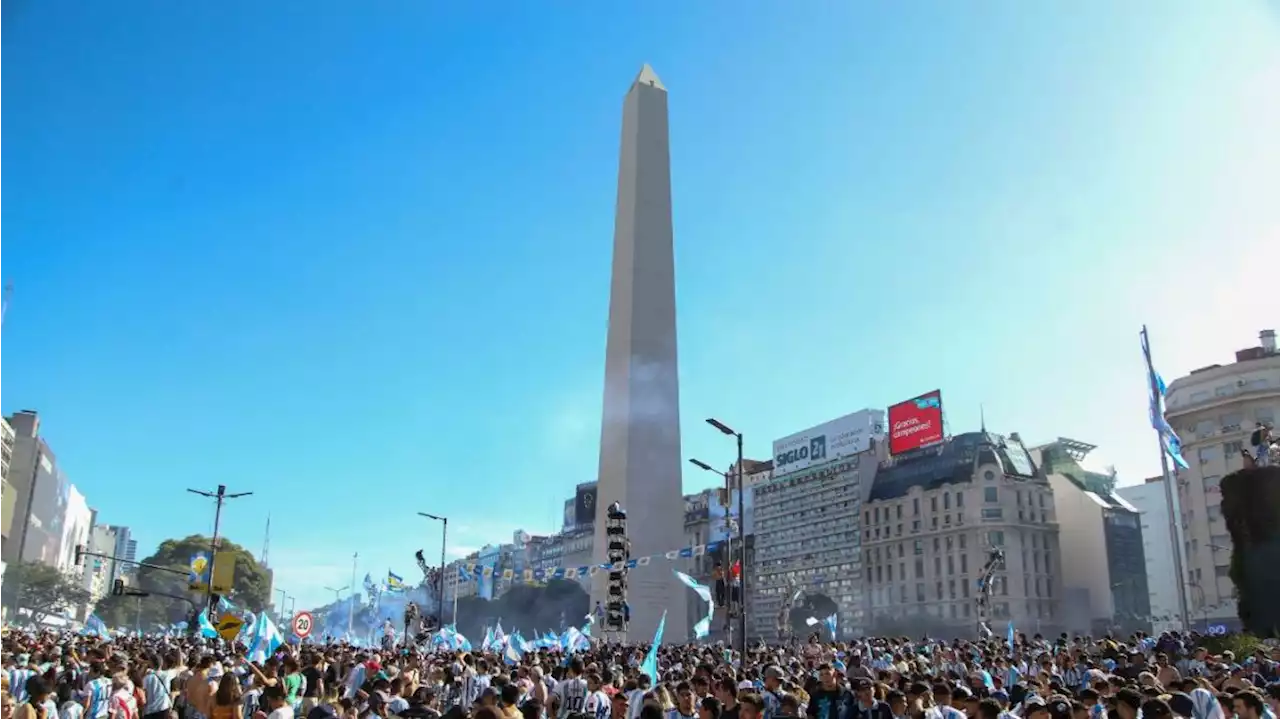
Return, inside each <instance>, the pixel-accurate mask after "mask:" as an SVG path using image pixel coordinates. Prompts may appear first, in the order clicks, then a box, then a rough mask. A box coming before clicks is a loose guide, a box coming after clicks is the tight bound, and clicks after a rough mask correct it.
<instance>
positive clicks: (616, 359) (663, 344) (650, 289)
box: [592, 65, 689, 642]
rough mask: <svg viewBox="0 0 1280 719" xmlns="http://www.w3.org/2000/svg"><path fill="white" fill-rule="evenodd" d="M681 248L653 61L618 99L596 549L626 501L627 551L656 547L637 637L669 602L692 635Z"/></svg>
mask: <svg viewBox="0 0 1280 719" xmlns="http://www.w3.org/2000/svg"><path fill="white" fill-rule="evenodd" d="M673 254H674V253H673V247H672V229H671V155H670V142H669V138H668V133H667V89H666V88H665V87H663V85H662V81H661V80H659V79H658V76H657V74H656V73H654V71H653V68H651V67H649V66H648V65H645V66H644V67H642V68H641V69H640V74H639V75H638V76H636V79H635V82H633V83H632V84H631V89H630V90H628V91H627V96H626V98H625V99H624V100H623V102H622V152H621V156H620V157H619V160H618V204H617V208H616V216H615V219H614V228H613V281H612V283H611V285H610V291H609V339H608V345H607V349H606V352H605V371H604V418H603V422H602V426H601V429H600V475H599V485H598V486H599V490H598V492H599V494H598V501H597V502H596V524H595V553H594V556H595V561H596V562H597V563H605V562H607V561H608V560H607V559H606V555H605V552H606V549H607V546H606V540H605V534H604V528H605V514H606V512H607V511H608V508H609V506H610V505H611V504H613V503H614V502H619V503H621V505H622V508H623V509H624V510H625V511H626V512H627V534H628V537H629V538H630V540H631V556H632V557H634V558H641V557H649V556H653V555H657V556H656V557H654V559H653V561H652V562H651V563H648V564H647V565H645V566H639V567H636V568H634V569H632V570H630V572H629V573H628V577H627V602H628V604H629V605H630V607H631V621H630V623H629V625H628V634H627V639H628V640H629V641H643V642H648V641H651V640H652V639H653V633H654V630H655V629H656V628H657V626H658V620H659V618H660V617H661V616H662V613H663V611H666V612H667V623H666V634H665V636H666V640H667V641H673V642H680V641H684V640H685V638H686V637H687V634H688V629H687V624H686V614H687V612H686V610H685V605H686V603H687V602H688V597H687V596H686V595H687V594H688V593H689V590H688V589H686V588H685V587H684V585H682V584H680V583H679V581H678V580H677V579H676V578H675V575H674V574H673V573H672V569H673V568H674V567H676V565H675V564H673V563H672V562H670V561H668V560H667V559H665V558H664V557H663V555H664V554H665V553H666V552H668V551H671V550H673V549H680V548H681V547H682V546H683V545H684V494H683V487H682V484H681V476H680V471H681V466H682V461H681V457H680V387H679V371H678V364H677V361H676V285H675V258H674V256H673ZM604 575H605V573H604V572H600V573H599V574H598V575H597V577H596V579H595V581H593V582H592V606H595V600H597V599H599V600H601V601H605V600H606V589H605V580H604Z"/></svg>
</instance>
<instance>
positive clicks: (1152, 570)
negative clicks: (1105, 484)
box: [1116, 477, 1182, 633]
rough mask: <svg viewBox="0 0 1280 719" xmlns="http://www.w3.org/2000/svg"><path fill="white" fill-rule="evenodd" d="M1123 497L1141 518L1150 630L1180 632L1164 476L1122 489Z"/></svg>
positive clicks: (1119, 492) (1176, 580) (1176, 581)
mask: <svg viewBox="0 0 1280 719" xmlns="http://www.w3.org/2000/svg"><path fill="white" fill-rule="evenodd" d="M1116 494H1119V495H1120V496H1121V497H1124V499H1125V500H1126V501H1128V502H1129V504H1131V505H1133V506H1134V508H1135V509H1137V510H1138V513H1139V514H1140V515H1141V517H1142V548H1143V553H1144V554H1145V556H1146V561H1147V592H1148V597H1149V599H1150V603H1151V631H1152V632H1155V633H1160V632H1168V631H1178V630H1181V629H1182V621H1181V616H1180V612H1181V609H1180V608H1179V605H1178V572H1177V571H1176V570H1175V565H1174V562H1173V547H1174V544H1173V537H1172V536H1171V535H1170V534H1169V515H1170V511H1169V500H1168V498H1167V497H1166V496H1165V481H1164V478H1163V477H1152V478H1150V479H1148V480H1147V481H1146V482H1143V483H1142V484H1135V485H1132V486H1129V487H1121V488H1120V489H1118V490H1116Z"/></svg>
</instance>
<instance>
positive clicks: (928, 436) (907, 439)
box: [889, 389, 942, 454]
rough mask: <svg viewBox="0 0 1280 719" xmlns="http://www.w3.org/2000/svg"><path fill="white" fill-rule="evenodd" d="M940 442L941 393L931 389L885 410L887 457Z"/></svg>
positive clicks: (938, 390)
mask: <svg viewBox="0 0 1280 719" xmlns="http://www.w3.org/2000/svg"><path fill="white" fill-rule="evenodd" d="M941 441H942V390H940V389H935V390H934V391H932V392H927V393H925V394H922V395H920V396H919V397H915V398H913V399H909V400H907V401H906V402H899V403H898V404H895V405H893V406H892V407H890V408H889V454H901V453H903V452H910V451H911V450H913V449H919V448H920V447H925V446H928V445H931V444H934V443H937V442H941Z"/></svg>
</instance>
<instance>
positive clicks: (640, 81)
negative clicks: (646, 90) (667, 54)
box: [631, 62, 667, 90]
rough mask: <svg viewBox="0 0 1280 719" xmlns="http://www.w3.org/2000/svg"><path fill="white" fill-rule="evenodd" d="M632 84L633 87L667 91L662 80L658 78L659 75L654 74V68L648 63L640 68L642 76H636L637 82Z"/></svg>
mask: <svg viewBox="0 0 1280 719" xmlns="http://www.w3.org/2000/svg"><path fill="white" fill-rule="evenodd" d="M631 84H632V86H635V85H648V86H649V87H656V88H658V89H659V90H666V89H667V86H666V85H663V84H662V80H661V79H660V78H659V77H658V73H656V72H654V71H653V67H652V66H651V65H650V64H649V63H647V62H646V63H645V64H644V65H643V66H642V67H641V68H640V74H639V75H636V81H635V82H633V83H631Z"/></svg>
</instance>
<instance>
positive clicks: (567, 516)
mask: <svg viewBox="0 0 1280 719" xmlns="http://www.w3.org/2000/svg"><path fill="white" fill-rule="evenodd" d="M573 527H574V516H573V498H572V497H571V498H569V499H566V500H564V529H565V530H566V531H568V530H570V529H573Z"/></svg>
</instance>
